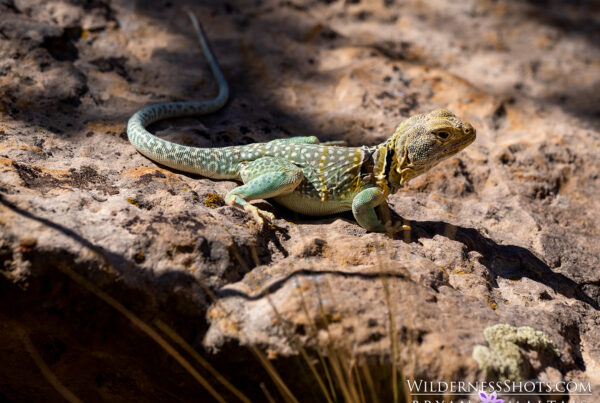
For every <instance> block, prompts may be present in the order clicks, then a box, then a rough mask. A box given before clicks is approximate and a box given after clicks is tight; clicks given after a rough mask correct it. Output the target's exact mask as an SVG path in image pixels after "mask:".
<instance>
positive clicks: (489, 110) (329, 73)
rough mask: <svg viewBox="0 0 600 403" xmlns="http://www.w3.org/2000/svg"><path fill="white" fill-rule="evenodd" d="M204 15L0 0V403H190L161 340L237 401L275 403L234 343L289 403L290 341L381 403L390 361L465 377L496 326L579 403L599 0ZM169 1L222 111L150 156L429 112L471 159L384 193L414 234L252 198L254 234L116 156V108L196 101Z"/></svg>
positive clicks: (120, 143) (370, 4) (428, 373)
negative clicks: (525, 333) (339, 362)
mask: <svg viewBox="0 0 600 403" xmlns="http://www.w3.org/2000/svg"><path fill="white" fill-rule="evenodd" d="M202 3H203V4H202V5H198V4H196V2H192V1H185V0H183V1H126V0H113V1H105V0H64V1H58V0H48V1H43V2H39V1H34V0H3V1H0V55H2V56H1V58H0V172H1V176H0V270H2V274H3V276H0V302H1V305H0V307H1V308H0V345H1V346H2V347H0V363H2V365H0V400H9V401H42V400H44V401H60V400H61V399H62V397H61V395H62V396H63V397H65V396H69V397H77V398H80V399H83V400H85V401H132V400H141V401H150V400H152V401H172V400H173V399H179V400H184V401H188V400H194V399H195V400H198V399H200V397H203V399H204V398H205V399H209V397H208V394H207V393H206V391H205V389H203V388H202V386H200V385H199V384H198V383H197V382H196V381H195V380H194V378H193V376H191V375H190V373H188V372H186V370H184V369H183V367H182V366H181V365H180V364H179V363H178V361H177V358H174V357H173V355H169V354H168V353H167V352H165V350H164V349H162V348H161V347H160V346H159V344H157V343H156V342H155V340H156V338H153V337H152V336H151V335H155V336H156V335H158V337H162V339H161V340H167V341H168V342H169V343H170V344H171V345H172V346H177V343H176V342H175V341H174V340H173V339H172V338H170V337H169V336H168V332H167V333H164V332H162V333H161V332H158V333H152V332H153V331H155V332H156V329H160V328H161V326H163V328H164V324H166V325H167V326H168V327H169V328H170V329H172V330H173V331H175V332H176V333H177V334H178V335H179V336H180V337H181V338H182V339H183V340H184V341H185V342H187V343H189V345H190V346H191V347H192V348H194V349H195V350H196V351H198V352H199V353H200V354H201V355H202V356H203V357H205V358H207V359H209V360H210V361H211V363H212V364H213V365H214V366H215V367H216V369H217V370H218V371H220V372H221V373H222V374H223V375H224V376H225V377H226V378H227V379H229V380H230V381H231V382H232V383H233V384H234V385H236V386H238V387H239V388H240V389H242V390H243V391H244V393H246V394H247V395H248V396H250V397H252V398H253V399H256V400H263V399H265V397H264V395H263V392H262V391H261V388H259V385H260V383H261V382H262V383H264V384H265V388H266V389H267V390H271V393H273V394H274V395H275V396H278V395H277V389H276V388H275V387H274V386H273V383H272V382H271V380H270V378H269V376H268V375H267V373H266V372H265V370H264V369H263V368H262V366H261V365H260V362H259V359H257V358H256V357H255V356H254V355H253V354H254V352H255V351H256V350H254V349H255V348H256V347H258V350H260V351H262V352H264V353H265V354H268V357H269V358H270V362H271V363H272V364H273V365H275V367H276V368H277V370H278V371H279V373H280V374H281V375H282V377H283V378H284V380H285V381H286V382H287V383H288V386H290V388H291V389H292V390H293V392H294V393H295V394H296V395H297V396H298V397H299V399H300V400H305V401H309V400H311V399H313V400H314V395H311V393H316V394H317V395H318V390H317V387H316V386H314V385H315V382H314V379H313V380H311V379H310V377H309V376H308V378H307V377H302V376H299V375H295V374H297V373H304V374H306V373H307V372H308V369H307V365H306V364H304V365H302V364H298V362H299V361H298V360H297V359H296V357H297V354H298V351H299V349H300V350H302V351H304V349H307V350H308V351H309V352H311V354H312V353H313V352H314V351H319V349H320V348H322V347H319V346H323V345H327V343H331V345H334V346H336V348H338V349H342V350H343V351H350V352H351V353H349V354H351V355H352V356H354V355H357V356H360V357H363V358H364V357H366V359H367V362H369V363H370V364H368V365H369V366H370V368H371V370H372V371H373V373H374V374H375V373H376V372H377V371H378V370H381V371H382V372H381V379H382V380H383V381H382V382H383V385H384V386H382V388H381V389H382V390H387V388H390V389H391V387H390V386H389V385H390V382H389V379H390V378H389V369H390V368H391V365H390V362H391V361H392V352H393V351H394V349H395V348H397V349H398V356H399V360H400V361H401V362H402V368H403V371H404V374H405V375H406V376H411V377H415V378H421V379H428V380H446V381H450V380H466V381H469V380H471V381H472V380H476V379H480V380H481V379H483V372H482V370H481V369H480V368H479V366H478V364H477V362H476V361H475V360H474V359H473V358H472V353H473V350H474V348H475V347H476V346H477V345H484V346H485V345H486V344H487V342H486V340H485V338H484V329H485V328H487V327H489V326H492V325H496V324H510V325H514V326H529V327H531V328H533V329H535V330H540V331H543V332H544V333H545V334H547V335H548V337H549V338H550V339H551V340H552V341H553V342H554V343H555V344H556V346H557V348H558V350H559V351H560V353H561V355H560V358H549V357H542V356H541V355H538V354H537V353H536V352H533V351H529V352H527V351H525V350H523V351H522V352H523V354H525V356H526V357H527V360H526V361H527V363H528V367H527V368H524V369H523V371H525V373H526V374H527V376H528V377H529V378H531V379H533V378H536V379H541V380H552V381H554V380H558V379H572V380H576V381H581V382H590V383H591V385H592V388H595V394H597V396H600V312H599V309H600V308H599V307H600V271H599V270H598V267H599V266H600V247H599V245H600V198H599V197H598V195H600V180H599V178H598V175H599V173H600V159H599V158H598V150H599V149H600V135H599V134H598V130H599V128H600V115H598V111H599V110H600V81H598V71H599V69H600V48H599V46H598V41H597V38H598V37H599V35H600V25H599V24H598V21H599V18H600V8H599V7H598V5H597V3H594V2H589V3H588V2H575V3H573V4H570V3H568V2H561V1H558V0H556V1H554V0H550V1H543V2H542V1H524V2H518V1H510V0H505V1H487V0H467V1H461V2H445V1H436V0H426V1H420V0H408V1H405V2H401V1H399V0H396V1H394V0H385V1H383V0H382V1H366V0H362V1H361V0H346V1H342V0H337V1H336V0H329V1H323V0H321V1H317V0H310V1H298V0H294V1H279V0H262V1H260V0H259V1H250V0H248V1H245V0H239V1H238V0H230V1H227V2H222V1H220V0H214V1H205V2H202ZM186 7H187V8H191V9H193V10H194V11H195V12H196V13H197V15H198V16H199V19H200V20H201V21H202V22H203V24H204V26H205V28H206V30H207V32H208V34H209V36H210V38H211V41H212V43H213V47H214V49H215V52H216V53H217V54H218V57H219V60H220V62H221V65H222V67H223V69H224V71H225V74H226V76H227V77H228V79H229V81H230V85H231V88H232V99H231V101H230V102H229V104H228V105H227V106H226V107H225V108H224V110H223V111H221V112H220V113H218V114H216V115H213V116H208V117H202V118H189V119H179V120H176V121H169V122H161V123H159V124H156V125H154V126H153V127H151V129H152V130H153V131H154V132H156V133H158V134H159V135H161V136H162V137H164V138H167V139H170V140H172V141H176V142H179V143H183V144H188V145H198V146H223V145H231V144H244V143H249V142H254V141H268V140H272V139H275V138H280V137H288V136H291V135H317V136H318V137H319V138H320V139H321V140H333V139H336V140H337V139H344V140H347V141H348V142H349V143H350V144H351V145H360V144H376V143H378V142H381V141H382V140H383V139H385V138H386V137H387V136H389V135H390V134H391V133H392V132H393V130H394V128H395V126H396V125H397V124H398V123H399V122H400V121H401V120H402V119H403V118H405V117H407V116H409V115H411V114H414V113H422V112H427V111H429V110H431V109H434V108H437V107H445V108H448V109H450V110H452V111H453V112H455V113H456V114H457V115H458V116H460V117H461V118H463V119H465V120H468V121H470V122H471V123H472V124H473V125H474V126H475V127H476V129H477V133H478V138H477V141H476V142H475V143H474V144H473V145H471V146H470V147H469V148H467V149H466V150H465V151H463V152H461V153H460V154H459V155H457V156H456V157H454V158H451V159H450V160H448V161H446V162H444V163H442V164H440V165H439V166H437V167H436V168H435V169H433V170H432V171H431V172H429V173H428V174H426V175H424V176H422V177H420V178H418V179H416V180H414V181H413V182H411V184H410V186H409V187H408V188H406V189H403V190H402V191H401V192H399V193H398V194H397V195H394V196H392V197H391V198H390V204H391V208H392V214H393V215H394V217H395V219H397V220H399V219H404V220H406V221H407V222H408V223H410V225H411V227H412V230H411V231H407V232H404V233H401V234H399V235H398V236H396V237H395V238H390V237H389V236H387V235H384V234H373V233H366V232H365V231H364V230H363V229H362V228H361V227H359V226H358V225H357V224H356V223H355V222H354V221H353V219H352V217H351V216H350V215H338V216H334V217H328V218H322V219H315V218H310V217H302V216H297V215H295V214H293V213H291V212H289V211H286V210H285V209H283V208H281V207H279V206H277V205H272V204H268V203H267V202H261V205H262V206H264V208H266V209H269V210H271V211H273V212H275V213H276V216H277V217H278V219H277V220H276V221H275V222H274V223H273V226H272V227H271V228H264V229H261V228H258V227H257V226H256V225H255V224H254V223H253V221H252V220H251V219H250V218H249V217H248V216H247V215H246V214H245V213H244V212H243V211H241V210H238V209H236V208H233V207H228V206H224V205H223V202H222V198H221V197H220V196H223V195H224V194H225V193H226V192H227V191H228V190H229V189H231V188H233V187H234V186H235V184H234V183H233V182H226V181H221V182H219V181H212V180H208V179H204V178H201V177H195V176H190V175H186V174H181V173H178V172H174V171H171V170H168V169H164V168H162V167H160V166H157V165H156V164H154V163H153V162H151V161H149V160H148V159H145V158H144V157H143V156H141V155H139V154H138V153H136V152H135V150H134V149H133V147H132V146H131V145H130V144H129V143H128V142H127V139H126V135H125V125H126V121H127V119H128V117H129V116H130V115H131V114H132V113H134V112H135V111H136V110H138V109H139V108H141V107H143V106H145V105H148V104H150V103H156V102H161V101H168V100H196V99H201V98H207V97H210V96H211V95H212V94H213V93H214V92H215V90H216V86H215V83H214V82H213V81H212V77H211V76H210V72H209V71H208V69H207V67H206V65H205V63H204V60H203V58H202V55H201V53H200V51H199V49H198V46H197V45H196V42H195V38H194V36H193V33H192V32H193V31H192V29H191V26H190V24H189V23H188V20H187V18H186V16H185V13H184V10H185V9H186ZM92 284H93V285H92ZM128 315H135V318H138V319H139V320H141V321H143V323H146V324H148V325H149V326H150V327H151V328H150V330H148V329H147V328H144V327H143V325H141V324H140V322H136V321H135V320H136V319H132V316H128ZM144 329H146V330H144ZM152 329H154V330H152ZM390 329H392V330H393V331H391V330H390ZM391 335H395V336H394V338H395V339H396V340H397V343H392V342H391V339H392V337H390V336H391ZM149 336H150V337H149ZM176 349H177V350H178V351H184V350H183V349H181V346H177V347H176ZM342 350H340V351H342ZM181 354H183V355H182V356H183V357H184V359H186V360H188V361H189V362H192V365H193V366H195V367H197V370H198V371H201V372H202V371H203V370H202V368H201V366H200V365H197V362H196V361H194V360H193V358H192V356H190V355H189V352H188V353H183V352H182V353H181ZM369 357H370V358H371V360H370V361H369ZM371 364H372V365H371ZM299 367H300V369H298V368H299ZM302 367H303V368H302ZM298 371H300V372H298ZM302 371H304V372H302ZM202 373H204V372H202ZM386 374H387V375H386ZM386 379H387V381H386ZM215 387H217V388H218V389H219V386H218V385H217V386H215ZM221 389H222V388H221ZM315 390H316V392H315ZM220 393H223V394H224V396H225V397H226V399H227V400H229V399H230V398H232V396H231V395H229V394H228V393H229V392H227V391H226V390H220ZM385 393H387V392H385ZM69 394H70V395H69ZM311 396H313V397H312V398H311ZM200 400H202V399H200ZM276 400H279V398H276Z"/></svg>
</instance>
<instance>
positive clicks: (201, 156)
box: [127, 12, 231, 178]
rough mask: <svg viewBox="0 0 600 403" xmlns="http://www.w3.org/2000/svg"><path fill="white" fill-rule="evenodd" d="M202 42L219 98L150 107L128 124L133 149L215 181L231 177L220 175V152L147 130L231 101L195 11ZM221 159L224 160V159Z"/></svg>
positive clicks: (153, 158)
mask: <svg viewBox="0 0 600 403" xmlns="http://www.w3.org/2000/svg"><path fill="white" fill-rule="evenodd" d="M188 15H189V16H190V19H191V20H192V24H193V25H194V29H195V31H196V34H197V36H198V40H199V41H200V46H201V47H202V51H203V52H204V55H205V56H206V59H207V60H208V64H209V65H210V69H211V71H212V73H213V75H214V76H215V78H216V79H217V83H218V84H219V94H218V95H217V96H216V98H213V99H210V100H207V101H199V102H167V103H162V104H156V105H151V106H147V107H145V108H143V109H141V110H139V111H138V112H136V113H135V114H134V115H133V116H132V117H131V118H130V119H129V122H128V123H127V136H128V137H129V141H130V142H131V144H133V146H134V147H135V148H136V149H137V150H138V151H139V152H140V153H142V154H144V155H145V156H147V157H148V158H150V159H152V160H154V161H156V162H158V163H160V164H163V165H166V166H168V167H171V168H175V169H178V170H181V171H185V172H191V173H198V174H201V175H204V176H209V177H212V178H219V177H220V178H229V177H231V174H230V173H229V172H220V167H219V165H220V164H219V157H220V152H218V151H217V150H213V149H207V148H197V147H187V146H182V145H179V144H175V143H172V142H170V141H166V140H163V139H161V138H159V137H156V136H155V135H153V134H152V133H150V132H149V131H148V130H146V127H147V126H148V125H150V124H151V123H154V122H156V121H158V120H162V119H168V118H174V117H182V116H192V115H205V114H209V113H213V112H216V111H217V110H219V109H221V108H222V107H223V105H225V103H226V102H227V99H228V98H229V86H228V85H227V80H226V79H225V76H224V75H223V73H222V72H221V69H220V68H219V64H218V63H217V59H216V58H215V56H214V55H213V53H212V51H211V50H210V46H209V45H208V41H207V39H206V36H205V35H204V31H203V30H202V28H201V27H200V24H199V23H198V20H197V19H196V17H195V16H194V14H193V13H192V12H188ZM221 159H222V157H221Z"/></svg>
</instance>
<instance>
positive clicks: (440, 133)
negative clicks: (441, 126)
mask: <svg viewBox="0 0 600 403" xmlns="http://www.w3.org/2000/svg"><path fill="white" fill-rule="evenodd" d="M435 134H437V136H438V137H439V138H441V139H442V140H447V139H448V137H450V133H448V132H437V133H435Z"/></svg>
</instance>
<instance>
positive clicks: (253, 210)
mask: <svg viewBox="0 0 600 403" xmlns="http://www.w3.org/2000/svg"><path fill="white" fill-rule="evenodd" d="M244 210H246V211H247V212H249V213H250V214H252V218H254V221H256V222H257V223H258V224H259V225H263V224H264V223H265V220H264V218H266V219H267V220H274V219H275V215H274V214H273V213H270V212H268V211H264V210H261V209H259V208H258V207H256V206H253V205H252V204H246V205H245V206H244ZM263 217H264V218H263Z"/></svg>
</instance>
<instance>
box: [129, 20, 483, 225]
mask: <svg viewBox="0 0 600 403" xmlns="http://www.w3.org/2000/svg"><path fill="white" fill-rule="evenodd" d="M189 14H190V18H191V20H192V23H193V25H194V29H195V30H196V34H197V35H198V39H199V41H200V46H201V47H202V50H203V52H204V54H205V56H206V58H207V60H208V63H209V65H210V68H211V71H212V73H213V74H214V76H215V78H216V79H217V82H218V85H219V93H218V95H217V96H216V97H215V98H213V99H210V100H207V101H199V102H169V103H162V104H157V105H151V106H148V107H146V108H143V109H141V110H140V111H138V112H137V113H135V114H134V115H133V116H132V117H131V118H130V119H129V122H128V124H127V135H128V137H129V141H130V142H131V143H132V144H133V145H134V146H135V147H136V148H137V150H138V151H139V152H140V153H142V154H143V155H145V156H147V157H148V158H150V159H152V160H154V161H155V162H158V163H160V164H162V165H166V166H168V167H171V168H174V169H177V170H180V171H184V172H190V173H195V174H200V175H202V176H206V177H208V178H213V179H234V180H237V181H241V182H243V183H244V184H243V185H241V186H239V187H236V188H235V189H233V190H231V191H230V192H229V193H228V194H227V195H226V196H225V202H226V203H227V204H228V205H232V206H233V205H235V206H239V207H242V208H243V209H244V210H246V211H248V212H250V213H251V214H252V215H253V217H254V219H255V220H256V221H257V222H258V223H259V224H263V223H264V220H263V217H264V218H268V219H274V218H275V217H274V215H273V214H272V213H270V212H267V211H263V210H260V209H258V208H257V207H256V206H254V205H252V204H250V203H249V201H251V200H255V199H267V198H273V199H274V200H275V201H276V202H278V203H280V204H282V205H284V206H285V207H287V208H289V209H290V210H292V211H296V212H299V213H302V214H307V215H311V216H320V215H329V214H334V213H339V212H342V211H348V210H352V212H353V214H354V217H355V218H356V221H357V222H358V223H359V224H360V225H361V226H362V227H364V228H365V229H367V230H368V231H377V232H383V231H386V230H387V231H391V230H392V228H398V227H397V226H396V227H393V226H391V223H390V222H386V223H384V222H382V221H381V220H380V219H379V218H378V216H377V213H376V212H375V207H377V206H379V205H381V204H382V203H385V201H386V199H387V197H388V195H390V194H393V193H395V192H396V191H398V189H400V188H401V187H402V186H404V185H405V184H407V183H408V181H409V180H411V179H412V178H414V177H416V176H418V175H420V174H422V173H424V172H426V171H427V170H429V169H430V168H431V167H433V166H434V165H436V164H438V163H439V162H440V161H442V160H444V159H446V158H448V157H450V156H452V155H454V154H456V153H457V152H459V151H460V150H462V149H463V148H465V147H466V146H468V145H469V144H471V143H472V142H473V141H474V140H475V129H474V128H473V126H471V124H469V123H467V122H464V121H462V120H460V119H459V118H457V117H456V116H455V115H454V114H453V113H452V112H450V111H447V110H444V109H438V110H434V111H432V112H430V113H427V114H422V115H415V116H412V117H410V118H409V119H406V120H405V121H404V122H402V123H401V124H400V125H399V126H398V127H397V128H396V131H395V132H394V134H393V135H392V136H391V137H390V138H389V139H387V140H386V141H385V142H383V143H382V144H379V145H377V146H363V147H344V146H341V144H342V143H343V142H329V143H319V140H318V139H317V138H316V137H314V136H308V137H292V138H287V139H278V140H273V141H269V142H267V143H255V144H248V145H243V146H231V147H222V148H198V147H187V146H183V145H179V144H175V143H172V142H169V141H166V140H163V139H161V138H159V137H156V136H154V135H153V134H151V133H150V132H148V131H147V130H146V127H147V126H148V125H150V124H151V123H153V122H156V121H158V120H162V119H167V118H173V117H182V116H191V115H203V114H208V113H213V112H215V111H217V110H219V109H220V108H221V107H223V105H225V103H226V102H227V99H228V97H229V87H228V84H227V81H226V79H225V77H224V75H223V73H222V72H221V70H220V68H219V65H218V63H217V60H216V59H215V57H214V56H213V53H212V52H211V50H210V47H209V45H208V42H207V40H206V37H205V35H204V33H203V31H202V28H201V27H200V25H199V24H198V21H197V20H196V18H195V17H194V15H193V14H192V13H189Z"/></svg>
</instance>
